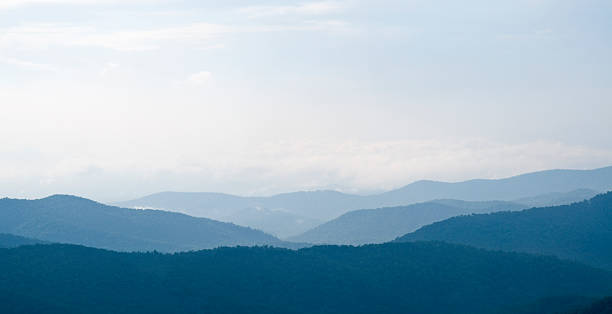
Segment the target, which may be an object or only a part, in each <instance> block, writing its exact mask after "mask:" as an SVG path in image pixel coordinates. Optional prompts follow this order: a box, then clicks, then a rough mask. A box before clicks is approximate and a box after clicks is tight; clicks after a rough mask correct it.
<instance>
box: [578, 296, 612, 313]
mask: <svg viewBox="0 0 612 314" xmlns="http://www.w3.org/2000/svg"><path fill="white" fill-rule="evenodd" d="M610 313H612V297H607V298H605V299H602V300H599V301H597V302H595V303H593V304H591V305H590V306H587V307H585V308H583V309H580V310H577V311H575V312H572V313H571V314H610ZM568 314H569V313H568Z"/></svg>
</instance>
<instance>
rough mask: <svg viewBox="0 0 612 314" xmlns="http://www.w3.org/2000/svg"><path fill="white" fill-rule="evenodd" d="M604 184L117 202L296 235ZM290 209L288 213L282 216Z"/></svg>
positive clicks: (572, 178)
mask: <svg viewBox="0 0 612 314" xmlns="http://www.w3.org/2000/svg"><path fill="white" fill-rule="evenodd" d="M576 190H581V191H582V192H576ZM608 190H612V167H606V168H600V169H594V170H547V171H540V172H534V173H528V174H523V175H519V176H515V177H510V178H506V179H499V180H470V181H464V182H456V183H447V182H436V181H418V182H415V183H412V184H409V185H407V186H404V187H402V188H400V189H397V190H393V191H389V192H385V193H381V194H376V195H352V194H345V193H340V192H335V191H312V192H295V193H286V194H279V195H273V196H269V197H242V196H234V195H228V194H220V193H183V192H162V193H157V194H153V195H149V196H145V197H143V198H139V199H135V200H131V201H125V202H120V203H118V204H117V205H119V206H123V207H136V208H157V209H165V210H172V211H179V212H183V213H186V214H189V215H192V216H197V217H207V218H211V219H216V220H221V221H227V222H233V223H237V224H242V225H245V226H250V227H253V228H260V229H262V230H264V231H266V232H270V233H275V234H277V235H279V236H280V237H283V238H284V237H289V236H296V235H299V234H301V233H303V232H305V231H307V230H309V229H311V228H312V227H313V226H314V225H315V224H316V223H317V222H319V221H320V222H324V221H329V220H331V219H334V218H337V217H339V216H340V215H342V214H345V213H347V212H349V211H352V210H358V209H364V208H381V207H396V206H405V205H409V204H414V203H418V202H427V201H431V200H436V199H460V200H467V201H492V200H503V201H515V200H517V199H523V201H524V204H526V205H527V206H542V205H550V204H555V203H553V202H557V204H563V203H567V202H571V201H578V200H583V199H585V198H589V197H591V196H593V194H592V193H596V192H595V191H602V192H603V191H608ZM554 193H559V194H554ZM534 197H535V198H534ZM563 198H566V199H565V200H564V199H563ZM519 203H520V202H519ZM555 205H556V204H555ZM253 209H259V210H265V211H263V212H264V213H265V215H268V219H269V220H277V221H279V220H283V226H287V227H283V228H278V225H277V224H266V223H262V221H266V220H265V219H263V220H262V219H261V218H260V217H257V218H253V219H242V220H240V221H238V220H239V219H238V218H237V217H240V215H239V214H238V213H240V212H242V211H244V210H249V211H250V212H251V213H255V215H254V216H253V217H256V216H257V215H256V212H255V211H254V210H253ZM271 215H278V216H279V218H272V217H271ZM289 215H293V218H292V219H287V218H286V217H288V216H289ZM305 221H306V222H307V223H305ZM287 230H289V231H287Z"/></svg>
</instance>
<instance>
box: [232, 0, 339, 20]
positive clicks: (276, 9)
mask: <svg viewBox="0 0 612 314" xmlns="http://www.w3.org/2000/svg"><path fill="white" fill-rule="evenodd" d="M344 7H345V6H344V5H343V4H340V3H338V2H330V1H325V2H308V3H302V4H298V5H284V6H265V5H262V6H248V7H243V8H240V9H239V10H238V11H239V12H240V13H242V14H245V15H247V16H248V17H250V18H260V17H268V16H282V15H325V14H331V13H336V12H339V11H341V10H342V9H343V8H344Z"/></svg>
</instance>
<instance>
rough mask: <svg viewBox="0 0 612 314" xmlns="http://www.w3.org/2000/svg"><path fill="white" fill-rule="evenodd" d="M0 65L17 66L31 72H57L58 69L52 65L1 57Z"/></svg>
mask: <svg viewBox="0 0 612 314" xmlns="http://www.w3.org/2000/svg"><path fill="white" fill-rule="evenodd" d="M0 63H4V64H8V65H12V66H17V67H19V68H22V69H26V70H31V71H45V72H57V71H58V69H57V68H56V67H54V66H52V65H50V64H43V63H34V62H30V61H25V60H20V59H15V58H8V57H2V56H0Z"/></svg>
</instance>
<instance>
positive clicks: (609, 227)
mask: <svg viewBox="0 0 612 314" xmlns="http://www.w3.org/2000/svg"><path fill="white" fill-rule="evenodd" d="M396 241H398V242H406V241H445V242H452V243H460V244H466V245H471V246H476V247H480V248H486V249H495V250H504V251H519V252H526V253H534V254H545V255H556V256H558V257H560V258H564V259H571V260H576V261H580V262H583V263H586V264H589V265H593V266H597V267H602V268H605V269H608V270H612V249H611V246H610V244H611V243H612V192H609V193H606V194H601V195H598V196H596V197H594V198H592V199H590V200H587V201H583V202H580V203H574V204H571V205H565V206H555V207H544V208H532V209H528V210H524V211H520V212H500V213H492V214H479V215H469V216H461V217H454V218H450V219H448V220H444V221H441V222H438V223H434V224H432V225H429V226H425V227H423V228H421V229H419V230H417V231H416V232H413V233H409V234H406V235H404V236H402V237H400V238H398V239H397V240H396Z"/></svg>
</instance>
